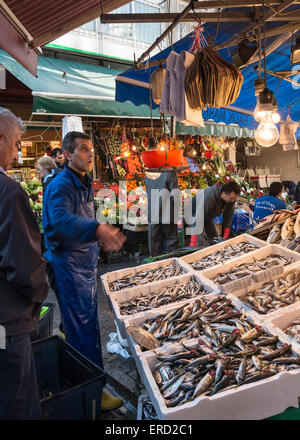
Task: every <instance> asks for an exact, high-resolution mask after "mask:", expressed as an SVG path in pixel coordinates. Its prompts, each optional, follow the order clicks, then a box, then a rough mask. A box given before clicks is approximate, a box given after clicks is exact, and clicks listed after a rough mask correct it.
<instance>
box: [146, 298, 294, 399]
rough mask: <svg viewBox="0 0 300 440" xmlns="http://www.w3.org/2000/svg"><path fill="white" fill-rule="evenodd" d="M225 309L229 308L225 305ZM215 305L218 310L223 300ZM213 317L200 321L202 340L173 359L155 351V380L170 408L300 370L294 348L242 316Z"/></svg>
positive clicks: (184, 346) (217, 314)
mask: <svg viewBox="0 0 300 440" xmlns="http://www.w3.org/2000/svg"><path fill="white" fill-rule="evenodd" d="M223 303H224V307H225V304H226V307H227V306H228V302H227V301H224V299H223ZM215 304H216V305H217V306H218V305H220V304H221V300H219V301H218V302H217V303H215ZM231 308H232V310H233V307H232V306H231ZM207 311H208V310H206V312H207ZM214 313H215V315H216V316H219V320H216V319H215V318H213V317H212V315H213V311H212V312H211V313H210V314H207V315H206V319H205V320H202V317H200V319H199V318H197V320H198V321H199V326H200V334H199V336H198V338H197V339H196V340H194V341H195V342H194V343H192V344H190V345H189V347H188V346H187V344H186V343H184V341H183V340H182V341H181V342H180V344H181V346H182V349H180V351H177V352H175V353H173V354H163V353H158V352H157V350H158V349H157V350H156V353H157V360H158V361H159V362H158V364H157V365H156V367H155V369H154V371H153V377H154V379H155V381H156V383H157V385H158V387H159V389H160V392H161V394H162V396H163V398H164V400H165V403H166V406H167V407H175V406H178V405H183V404H184V403H187V402H190V401H192V400H194V399H195V398H196V397H199V396H213V395H215V394H217V393H220V392H223V391H225V390H229V389H232V390H236V389H238V388H239V387H240V386H242V385H246V384H249V383H253V382H257V381H259V380H262V379H265V378H268V377H271V376H273V375H275V374H277V373H279V372H281V371H289V370H293V369H298V368H300V358H299V357H298V356H297V355H296V354H295V353H294V352H293V351H292V349H291V345H288V344H283V343H281V342H280V341H279V340H278V337H277V336H271V335H269V334H267V333H266V332H264V330H263V328H262V327H260V326H256V325H255V324H254V323H253V322H251V321H249V320H248V319H247V318H246V317H245V315H244V312H243V313H239V316H237V315H234V316H232V313H235V312H230V313H229V314H228V316H227V317H226V315H227V314H224V313H222V311H221V310H219V311H218V312H216V311H214ZM222 316H223V317H222ZM177 321H178V318H177ZM189 342H193V341H189Z"/></svg>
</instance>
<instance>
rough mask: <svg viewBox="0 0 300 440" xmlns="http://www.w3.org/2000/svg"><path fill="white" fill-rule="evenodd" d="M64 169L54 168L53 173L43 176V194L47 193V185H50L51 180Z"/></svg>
mask: <svg viewBox="0 0 300 440" xmlns="http://www.w3.org/2000/svg"><path fill="white" fill-rule="evenodd" d="M62 171H63V169H62V168H52V170H51V173H49V174H47V176H45V177H44V178H43V181H42V186H43V194H45V191H46V189H47V186H48V185H49V183H50V182H51V180H53V179H54V177H56V176H57V175H58V174H59V173H61V172H62Z"/></svg>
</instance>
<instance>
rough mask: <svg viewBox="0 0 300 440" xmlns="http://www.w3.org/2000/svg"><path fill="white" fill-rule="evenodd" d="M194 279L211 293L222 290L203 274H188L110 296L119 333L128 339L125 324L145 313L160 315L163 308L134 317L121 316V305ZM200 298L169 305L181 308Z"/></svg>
mask: <svg viewBox="0 0 300 440" xmlns="http://www.w3.org/2000/svg"><path fill="white" fill-rule="evenodd" d="M192 278H194V279H195V281H197V282H198V283H199V284H201V285H203V286H204V287H205V288H206V290H208V291H209V292H216V293H220V289H218V288H216V287H215V285H214V284H213V283H211V282H210V281H209V280H207V279H204V278H203V277H202V276H201V274H191V273H187V274H185V275H182V276H180V277H177V278H175V279H174V280H173V281H170V279H167V280H163V281H159V282H157V283H150V284H148V285H144V286H140V287H133V288H131V289H124V290H121V291H120V292H119V293H118V294H117V295H114V294H111V295H110V302H111V309H112V311H113V314H114V317H115V320H116V321H117V323H118V328H119V331H120V333H121V335H122V337H123V338H126V337H127V332H126V328H125V324H124V322H125V321H126V320H128V319H130V318H132V317H134V318H138V317H139V316H141V317H143V318H145V313H146V312H148V311H150V310H153V311H154V312H155V313H158V312H159V310H160V309H161V308H162V307H165V306H164V305H163V306H160V307H156V308H153V309H149V310H146V311H143V312H138V313H135V314H132V315H121V313H120V304H122V303H124V302H126V301H128V300H130V299H132V298H137V297H140V296H152V295H153V294H155V293H156V292H158V291H159V290H160V289H162V288H163V287H166V286H167V287H171V286H175V285H176V286H177V285H183V284H186V283H188V282H189V281H190V280H191V279H192ZM198 296H202V295H197V296H194V297H192V298H186V299H183V300H181V301H178V302H173V303H170V304H168V305H177V307H180V305H182V304H185V303H188V302H189V301H191V300H193V299H196V298H197V297H198Z"/></svg>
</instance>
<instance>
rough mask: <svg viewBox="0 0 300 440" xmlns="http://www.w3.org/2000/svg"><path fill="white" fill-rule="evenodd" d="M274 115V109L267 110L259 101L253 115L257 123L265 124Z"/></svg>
mask: <svg viewBox="0 0 300 440" xmlns="http://www.w3.org/2000/svg"><path fill="white" fill-rule="evenodd" d="M272 114H273V109H272V110H271V109H270V110H265V109H264V108H263V107H262V106H261V104H260V103H259V101H258V100H257V104H256V107H255V110H254V113H253V116H254V119H255V120H256V121H257V122H263V121H266V120H268V119H269V118H270V116H271V115H272Z"/></svg>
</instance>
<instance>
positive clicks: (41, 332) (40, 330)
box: [30, 303, 55, 341]
mask: <svg viewBox="0 0 300 440" xmlns="http://www.w3.org/2000/svg"><path fill="white" fill-rule="evenodd" d="M43 307H47V308H48V310H47V311H46V313H45V314H44V315H43V316H42V317H41V318H40V320H39V323H38V326H37V329H36V330H34V331H33V332H31V333H30V339H31V341H37V340H38V339H44V338H48V337H49V336H52V333H53V312H54V307H55V304H53V303H43Z"/></svg>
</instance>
